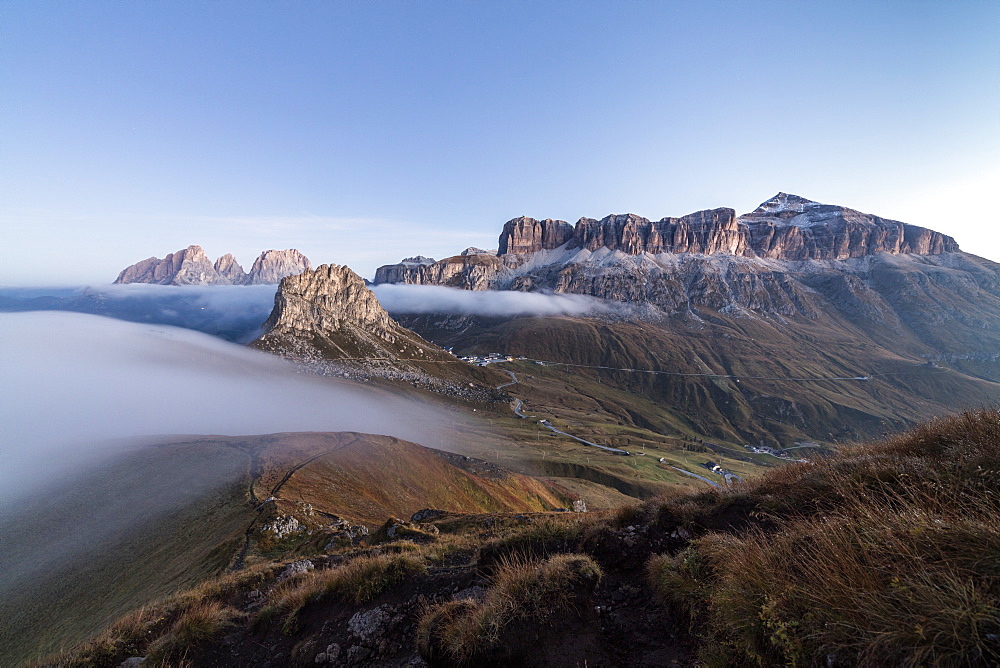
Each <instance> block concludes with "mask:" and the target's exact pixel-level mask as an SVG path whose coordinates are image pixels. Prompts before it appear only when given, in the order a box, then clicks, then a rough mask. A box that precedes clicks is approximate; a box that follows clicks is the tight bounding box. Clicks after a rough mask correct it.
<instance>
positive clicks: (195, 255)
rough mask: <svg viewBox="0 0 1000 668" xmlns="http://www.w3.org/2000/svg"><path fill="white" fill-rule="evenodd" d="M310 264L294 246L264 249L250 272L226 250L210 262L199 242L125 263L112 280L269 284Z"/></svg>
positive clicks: (300, 271) (167, 282) (169, 283)
mask: <svg viewBox="0 0 1000 668" xmlns="http://www.w3.org/2000/svg"><path fill="white" fill-rule="evenodd" d="M309 268H310V264H309V259H308V258H307V257H306V256H305V255H303V254H302V253H300V252H299V251H297V250H295V249H294V248H292V249H289V250H283V251H278V250H267V251H264V252H263V253H261V254H260V256H259V257H258V258H257V259H256V260H255V261H254V263H253V267H252V268H251V269H250V273H249V274H247V273H245V272H244V271H243V267H241V266H240V264H239V263H238V262H237V261H236V258H235V257H233V256H232V255H231V254H229V253H227V254H226V255H223V256H222V257H220V258H219V259H218V260H216V261H215V263H214V264H213V263H212V261H211V260H209V259H208V256H207V255H205V251H204V250H202V248H201V246H188V247H187V248H185V249H184V250H179V251H177V252H176V253H170V254H168V255H167V256H166V257H165V258H163V259H162V260H161V259H160V258H156V257H151V258H147V259H145V260H143V261H141V262H137V263H136V264H133V265H132V266H130V267H126V268H125V269H123V270H122V272H121V273H120V274H118V278H117V279H116V280H115V283H155V284H158V285H273V284H276V283H278V281H280V280H281V279H282V278H284V277H285V276H290V275H292V274H299V273H302V272H303V271H306V270H307V269H309Z"/></svg>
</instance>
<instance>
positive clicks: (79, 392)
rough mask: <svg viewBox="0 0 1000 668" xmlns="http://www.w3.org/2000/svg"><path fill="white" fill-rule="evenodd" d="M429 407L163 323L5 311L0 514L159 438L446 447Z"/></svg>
mask: <svg viewBox="0 0 1000 668" xmlns="http://www.w3.org/2000/svg"><path fill="white" fill-rule="evenodd" d="M446 421H448V422H450V421H451V418H450V417H445V416H444V415H443V413H442V412H440V411H439V410H438V409H435V408H433V407H431V406H429V405H426V404H422V403H420V402H417V401H412V400H406V399H402V398H394V397H389V396H386V395H384V394H381V393H377V392H375V391H369V390H367V389H366V388H364V387H363V386H359V385H354V384H351V383H347V382H346V381H335V380H332V379H329V378H319V377H315V376H308V375H303V374H299V373H296V370H295V368H294V367H293V366H292V365H290V364H289V363H286V362H284V361H282V360H280V359H278V358H275V357H272V356H269V355H266V354H264V353H260V352H257V351H254V350H249V349H247V348H244V347H242V346H238V345H235V344H232V343H227V342H225V341H221V340H219V339H217V338H214V337H211V336H208V335H205V334H201V333H197V332H192V331H188V330H185V329H179V328H175V327H165V326H162V325H147V324H136V323H130V322H123V321H119V320H114V319H110V318H104V317H100V316H93V315H85V314H79V313H65V312H52V311H43V312H30V313H0V424H2V430H0V458H2V460H3V466H2V467H0V505H3V504H4V503H5V502H6V501H9V500H12V499H15V498H18V497H20V496H23V495H25V494H27V493H30V492H31V491H32V490H35V489H41V488H43V487H44V486H45V485H47V484H51V483H52V482H53V481H54V480H56V479H57V478H59V477H60V476H62V475H64V474H67V473H69V472H72V471H73V470H74V469H76V468H80V467H83V466H84V465H85V464H87V463H88V462H92V461H94V458H95V456H97V455H96V453H97V452H100V453H101V456H107V454H108V453H109V448H110V452H111V453H113V452H114V450H115V448H117V447H120V448H122V449H127V446H126V441H122V442H121V444H120V445H111V446H108V445H107V444H104V445H102V446H100V447H97V448H95V447H94V444H95V443H99V442H102V441H108V440H109V439H127V438H128V437H135V436H144V435H156V434H224V435H241V434H267V433H275V432H282V431H360V432H367V433H376V434H387V435H390V436H397V437H400V438H404V439H407V440H411V441H415V442H418V443H421V444H423V445H427V446H429V447H444V448H447V447H448V443H447V442H446V440H445V439H447V438H448V436H447V433H448V432H447V430H446V429H444V428H439V427H441V426H443V425H444V424H445V422H446Z"/></svg>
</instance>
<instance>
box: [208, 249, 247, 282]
mask: <svg viewBox="0 0 1000 668" xmlns="http://www.w3.org/2000/svg"><path fill="white" fill-rule="evenodd" d="M215 271H216V272H218V274H219V277H220V278H221V279H222V280H223V281H226V282H228V284H229V285H246V283H247V274H246V272H245V271H243V267H241V266H240V263H239V262H237V261H236V258H235V257H233V256H232V254H230V253H226V254H225V255H223V256H222V257H220V258H219V259H218V260H216V261H215Z"/></svg>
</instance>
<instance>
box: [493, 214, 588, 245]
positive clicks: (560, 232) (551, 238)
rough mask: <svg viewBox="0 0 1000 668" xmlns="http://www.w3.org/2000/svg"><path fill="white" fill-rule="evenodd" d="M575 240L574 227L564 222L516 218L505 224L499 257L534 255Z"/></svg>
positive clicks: (501, 235) (548, 219)
mask: <svg viewBox="0 0 1000 668" xmlns="http://www.w3.org/2000/svg"><path fill="white" fill-rule="evenodd" d="M572 238H573V226H572V225H570V224H569V223H567V222H566V221H564V220H552V219H551V218H546V219H545V220H535V219H534V218H526V217H524V216H521V217H520V218H514V219H513V220H508V221H507V222H506V223H504V226H503V232H501V233H500V247H499V250H498V251H497V254H498V255H506V254H507V253H513V254H521V253H534V252H536V251H540V250H548V249H551V248H558V247H559V246H562V245H563V244H564V243H566V242H567V241H569V240H570V239H572Z"/></svg>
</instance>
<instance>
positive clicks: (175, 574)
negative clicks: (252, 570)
mask: <svg viewBox="0 0 1000 668" xmlns="http://www.w3.org/2000/svg"><path fill="white" fill-rule="evenodd" d="M246 467H247V461H246V458H245V457H243V456H242V455H241V454H240V453H238V452H236V451H234V450H232V449H231V448H229V447H225V446H222V445H218V444H212V443H189V444H184V445H180V446H176V447H170V448H161V447H157V448H145V449H143V450H142V451H140V452H136V453H133V454H132V455H131V456H128V457H126V458H123V459H121V460H118V461H114V462H112V463H111V464H110V465H109V466H108V467H106V468H101V469H100V470H97V471H94V472H91V473H90V474H88V475H84V476H81V477H80V478H79V479H76V480H73V481H68V482H66V483H65V484H64V485H63V486H62V487H61V488H60V489H58V490H53V491H52V492H51V493H49V494H47V495H45V496H44V497H43V498H39V499H35V500H33V501H31V502H27V503H24V504H22V505H20V506H19V507H16V508H13V509H9V510H10V511H11V512H10V513H8V514H6V515H5V517H4V518H3V520H2V527H0V533H2V535H3V537H4V538H3V542H4V550H3V554H2V555H0V562H2V565H0V571H3V572H4V573H5V577H4V578H3V589H4V591H3V592H2V595H0V619H2V620H3V624H2V625H0V664H3V665H16V664H18V663H19V662H20V661H23V660H25V659H26V658H28V657H29V656H32V655H36V653H37V652H39V651H42V652H45V651H52V650H55V649H57V648H59V647H63V646H71V645H73V644H75V643H78V642H80V641H81V640H83V639H84V638H87V637H89V636H92V635H93V634H94V633H96V632H97V631H99V630H101V629H103V628H104V627H105V626H107V624H109V623H110V622H111V621H112V620H114V619H115V618H117V617H118V616H120V615H121V614H123V613H124V612H125V611H127V610H131V609H133V608H135V607H137V606H140V605H143V604H145V603H146V602H147V601H149V600H151V599H154V598H157V597H161V596H164V595H166V594H169V593H171V592H174V591H177V590H179V589H183V588H185V587H190V586H192V585H194V584H196V583H197V582H199V581H200V580H202V579H204V578H207V577H211V576H216V575H218V574H219V573H221V572H222V571H224V570H225V568H226V567H227V566H228V565H229V562H230V560H231V558H232V554H233V553H234V552H235V551H236V549H238V547H239V543H240V539H241V538H242V535H243V531H244V529H245V528H246V526H247V525H248V524H249V523H250V521H251V519H252V518H253V512H252V509H251V508H250V507H248V506H247V504H246V501H245V497H244V495H243V492H244V491H245V489H246V480H245V474H246ZM26 565H27V566H30V567H31V568H32V571H31V572H24V573H18V571H17V570H15V569H18V568H24V567H25V566H26Z"/></svg>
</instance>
